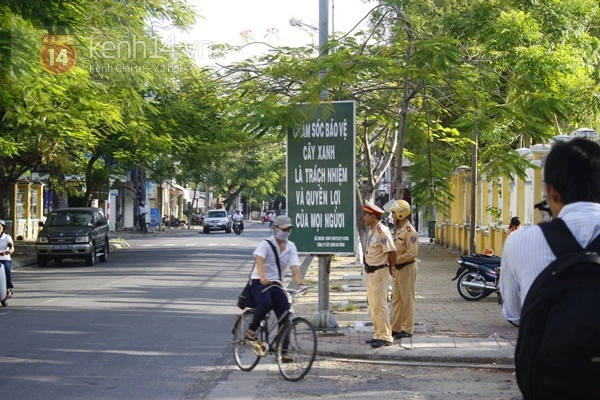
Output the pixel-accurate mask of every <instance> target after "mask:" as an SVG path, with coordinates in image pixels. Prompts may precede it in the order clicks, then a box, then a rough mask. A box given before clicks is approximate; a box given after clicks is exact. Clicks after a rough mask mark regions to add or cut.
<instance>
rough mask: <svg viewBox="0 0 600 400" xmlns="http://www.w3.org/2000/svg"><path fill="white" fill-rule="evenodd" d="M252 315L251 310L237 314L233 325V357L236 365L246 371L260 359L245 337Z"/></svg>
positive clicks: (252, 367) (251, 368) (250, 369)
mask: <svg viewBox="0 0 600 400" xmlns="http://www.w3.org/2000/svg"><path fill="white" fill-rule="evenodd" d="M253 316H254V312H253V311H252V310H246V311H244V312H243V313H242V314H240V315H239V316H238V319H237V321H236V322H235V325H234V326H233V358H234V359H235V363H236V364H237V366H238V367H239V368H240V369H241V370H242V371H247V372H248V371H252V370H253V369H254V367H256V364H258V361H259V360H260V356H259V355H258V354H256V352H255V351H254V350H253V347H252V344H250V342H249V341H247V340H246V339H245V336H246V331H247V330H248V326H249V325H250V322H252V317H253Z"/></svg>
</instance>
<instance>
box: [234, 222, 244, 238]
mask: <svg viewBox="0 0 600 400" xmlns="http://www.w3.org/2000/svg"><path fill="white" fill-rule="evenodd" d="M233 231H234V232H235V234H236V235H241V234H242V221H233Z"/></svg>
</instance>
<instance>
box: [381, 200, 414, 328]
mask: <svg viewBox="0 0 600 400" xmlns="http://www.w3.org/2000/svg"><path fill="white" fill-rule="evenodd" d="M383 208H384V209H386V210H389V211H390V212H391V213H392V216H393V218H394V225H396V227H397V228H396V234H395V236H394V245H395V246H396V265H395V267H394V278H393V281H392V336H393V337H394V339H402V338H408V337H412V335H413V332H414V327H415V284H416V281H417V269H418V268H417V257H418V256H419V235H418V234H417V231H416V229H415V228H414V227H413V226H412V224H411V223H410V220H409V216H410V204H408V202H406V201H404V200H391V201H390V202H388V203H387V204H386V205H385V206H384V207H383Z"/></svg>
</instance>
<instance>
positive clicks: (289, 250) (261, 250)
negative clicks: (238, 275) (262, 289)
mask: <svg viewBox="0 0 600 400" xmlns="http://www.w3.org/2000/svg"><path fill="white" fill-rule="evenodd" d="M267 240H269V241H270V242H271V243H273V245H274V246H275V250H277V253H278V255H279V263H280V264H281V279H283V278H284V277H285V273H286V271H287V268H288V266H290V265H291V266H299V265H300V259H299V258H298V249H297V248H296V245H295V244H294V243H293V242H290V241H289V240H288V241H286V242H285V250H284V251H283V253H282V252H281V251H280V250H279V245H277V241H276V240H275V237H273V236H271V237H270V238H268V239H267ZM254 255H255V256H261V257H262V258H263V259H264V261H263V267H264V270H265V277H266V278H267V279H269V280H272V281H278V280H280V278H279V272H278V271H277V261H276V260H275V254H274V253H273V249H272V248H271V246H269V244H268V243H267V242H266V241H265V240H263V241H262V242H260V244H259V245H258V247H257V248H256V250H254ZM251 279H260V277H259V276H258V272H257V271H256V267H255V268H254V269H253V270H252V276H251Z"/></svg>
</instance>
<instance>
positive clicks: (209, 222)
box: [203, 209, 232, 233]
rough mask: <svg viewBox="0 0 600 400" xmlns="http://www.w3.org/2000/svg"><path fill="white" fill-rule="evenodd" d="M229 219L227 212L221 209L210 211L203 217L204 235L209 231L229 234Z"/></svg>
mask: <svg viewBox="0 0 600 400" xmlns="http://www.w3.org/2000/svg"><path fill="white" fill-rule="evenodd" d="M231 225H232V221H231V217H229V216H228V215H227V211H225V210H222V209H217V210H210V211H208V212H207V213H206V216H204V229H203V231H204V233H210V231H225V233H231Z"/></svg>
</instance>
